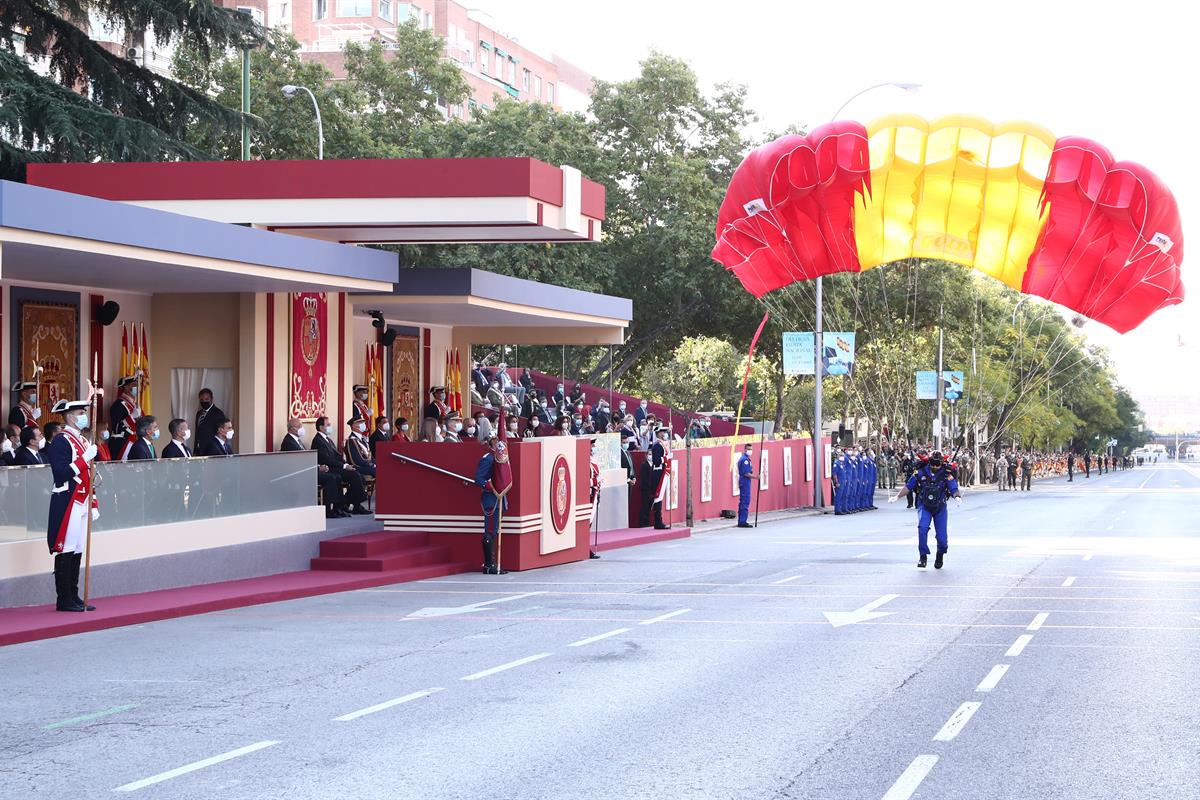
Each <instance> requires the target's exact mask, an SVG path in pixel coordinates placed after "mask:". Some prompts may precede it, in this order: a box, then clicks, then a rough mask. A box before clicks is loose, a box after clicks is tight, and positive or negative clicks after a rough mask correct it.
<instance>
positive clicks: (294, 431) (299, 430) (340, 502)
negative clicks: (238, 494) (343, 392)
mask: <svg viewBox="0 0 1200 800" xmlns="http://www.w3.org/2000/svg"><path fill="white" fill-rule="evenodd" d="M304 439H305V432H304V422H303V420H301V419H300V418H299V417H292V418H291V419H289V420H288V421H287V433H286V434H284V437H283V441H282V442H280V443H279V450H280V452H283V453H302V452H304V451H305V450H307V449H308V447H307V446H306V445H305V444H304ZM163 457H164V458H165V457H166V453H165V452H164V453H163ZM317 487H318V488H319V489H320V497H321V499H322V500H323V502H324V503H325V519H338V518H340V517H348V516H350V512H348V511H346V510H345V507H346V498H345V494H344V492H343V491H342V478H341V476H340V475H338V474H336V473H334V472H333V471H331V470H330V469H329V467H327V466H325V465H324V464H318V465H317Z"/></svg>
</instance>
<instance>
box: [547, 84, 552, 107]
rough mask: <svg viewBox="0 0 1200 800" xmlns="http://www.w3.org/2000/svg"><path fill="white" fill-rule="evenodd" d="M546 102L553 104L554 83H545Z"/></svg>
mask: <svg viewBox="0 0 1200 800" xmlns="http://www.w3.org/2000/svg"><path fill="white" fill-rule="evenodd" d="M546 102H547V103H549V104H550V105H554V84H553V83H547V84H546Z"/></svg>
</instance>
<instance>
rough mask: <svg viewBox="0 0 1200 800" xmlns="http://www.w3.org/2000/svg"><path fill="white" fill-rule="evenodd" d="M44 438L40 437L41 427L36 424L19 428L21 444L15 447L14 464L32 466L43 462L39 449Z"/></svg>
mask: <svg viewBox="0 0 1200 800" xmlns="http://www.w3.org/2000/svg"><path fill="white" fill-rule="evenodd" d="M45 443H46V440H45V439H43V438H42V429H41V428H39V427H38V426H36V425H28V426H26V427H24V428H22V429H21V446H20V447H18V448H17V454H16V456H15V457H14V459H13V461H14V466H18V467H33V466H37V465H38V464H45V463H46V461H45V459H43V458H42V454H41V449H42V445H44V444H45Z"/></svg>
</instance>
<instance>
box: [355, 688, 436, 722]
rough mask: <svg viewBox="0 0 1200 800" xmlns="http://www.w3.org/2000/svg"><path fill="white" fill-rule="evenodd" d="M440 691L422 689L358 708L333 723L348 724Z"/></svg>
mask: <svg viewBox="0 0 1200 800" xmlns="http://www.w3.org/2000/svg"><path fill="white" fill-rule="evenodd" d="M440 691H442V687H440V686H438V687H435V688H433V689H422V690H421V691H419V692H413V693H412V694H406V695H404V697H397V698H396V699H395V700H388V701H386V702H383V703H380V704H379V705H375V706H368V707H367V708H360V709H359V710H358V711H351V712H350V713H349V714H343V715H342V716H340V717H334V718H333V721H334V722H349V721H350V720H352V719H358V718H359V717H365V716H366V715H367V714H374V713H375V712H376V711H385V710H387V709H389V708H392V707H393V706H398V705H400V704H402V703H408V702H410V701H412V700H420V699H421V698H422V697H429V695H431V694H435V693H437V692H440Z"/></svg>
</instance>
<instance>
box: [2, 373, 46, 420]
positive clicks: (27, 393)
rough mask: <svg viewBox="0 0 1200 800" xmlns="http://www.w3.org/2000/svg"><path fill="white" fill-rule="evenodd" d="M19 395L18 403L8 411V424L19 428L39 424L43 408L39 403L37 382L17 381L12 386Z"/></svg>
mask: <svg viewBox="0 0 1200 800" xmlns="http://www.w3.org/2000/svg"><path fill="white" fill-rule="evenodd" d="M12 390H13V392H14V393H15V394H16V395H17V404H16V405H15V406H13V407H12V410H10V411H9V412H8V424H9V425H16V426H17V427H18V428H28V427H30V426H31V425H37V421H38V420H39V419H41V416H42V409H41V408H39V407H38V404H37V384H36V383H34V382H33V381H17V382H16V383H14V384H13V386H12Z"/></svg>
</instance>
